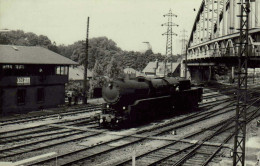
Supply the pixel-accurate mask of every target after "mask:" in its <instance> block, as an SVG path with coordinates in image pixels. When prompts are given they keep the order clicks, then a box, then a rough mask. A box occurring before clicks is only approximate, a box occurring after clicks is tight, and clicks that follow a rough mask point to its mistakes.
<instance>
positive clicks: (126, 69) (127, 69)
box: [124, 67, 137, 73]
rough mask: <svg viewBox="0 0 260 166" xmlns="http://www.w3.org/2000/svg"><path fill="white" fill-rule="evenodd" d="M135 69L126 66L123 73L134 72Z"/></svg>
mask: <svg viewBox="0 0 260 166" xmlns="http://www.w3.org/2000/svg"><path fill="white" fill-rule="evenodd" d="M136 72H137V71H136V70H135V69H133V68H130V67H127V68H125V69H124V73H136Z"/></svg>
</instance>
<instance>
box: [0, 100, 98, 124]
mask: <svg viewBox="0 0 260 166" xmlns="http://www.w3.org/2000/svg"><path fill="white" fill-rule="evenodd" d="M96 110H101V105H100V104H99V105H92V104H90V105H86V106H84V107H79V108H73V109H69V110H68V111H66V112H62V113H54V114H51V115H41V116H37V115H36V116H29V117H22V118H18V119H17V118H16V119H10V120H5V121H0V126H6V125H11V124H20V123H28V122H32V121H39V120H44V119H48V118H56V117H58V116H62V117H65V116H72V115H78V114H82V113H87V112H93V111H96Z"/></svg>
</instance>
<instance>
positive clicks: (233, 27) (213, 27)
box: [184, 0, 260, 81]
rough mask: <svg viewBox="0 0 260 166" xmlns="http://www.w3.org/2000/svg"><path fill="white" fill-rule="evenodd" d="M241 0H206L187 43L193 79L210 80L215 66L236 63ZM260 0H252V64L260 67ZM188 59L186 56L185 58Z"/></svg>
mask: <svg viewBox="0 0 260 166" xmlns="http://www.w3.org/2000/svg"><path fill="white" fill-rule="evenodd" d="M239 3H240V0H203V1H202V3H201V5H200V8H199V10H198V13H197V16H196V18H195V22H194V24H193V27H192V31H191V34H190V38H189V41H188V47H187V66H188V70H189V73H190V75H191V78H192V79H196V80H202V81H205V80H210V79H211V76H212V75H213V73H212V72H213V71H211V67H212V66H227V67H230V68H231V67H236V66H237V64H238V58H237V57H238V51H239V37H240V33H239V28H240V17H238V15H240V10H241V9H240V4H239ZM259 10H260V0H254V1H250V13H249V19H248V20H249V43H248V45H249V50H250V51H249V56H250V58H249V60H248V67H252V68H255V67H260V63H259V62H260V20H259V19H260V17H259V16H260V12H259ZM184 63H185V60H184Z"/></svg>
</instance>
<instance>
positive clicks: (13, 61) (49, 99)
mask: <svg viewBox="0 0 260 166" xmlns="http://www.w3.org/2000/svg"><path fill="white" fill-rule="evenodd" d="M70 65H78V64H77V63H76V62H74V61H72V60H70V59H68V58H66V57H63V56H61V55H59V54H57V53H55V52H52V51H50V50H48V49H46V48H42V47H35V46H12V45H0V114H9V113H24V112H29V111H36V110H39V109H45V108H51V107H57V106H58V105H62V104H64V103H65V100H64V98H65V83H67V82H68V73H69V66H70Z"/></svg>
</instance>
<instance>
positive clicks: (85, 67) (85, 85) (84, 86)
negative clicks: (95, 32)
mask: <svg viewBox="0 0 260 166" xmlns="http://www.w3.org/2000/svg"><path fill="white" fill-rule="evenodd" d="M88 33H89V17H88V22H87V34H86V47H85V49H86V56H85V60H84V82H83V98H84V99H83V102H84V104H87V103H88V99H87V98H88V95H87V94H88V93H87V78H88V76H87V74H88Z"/></svg>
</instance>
